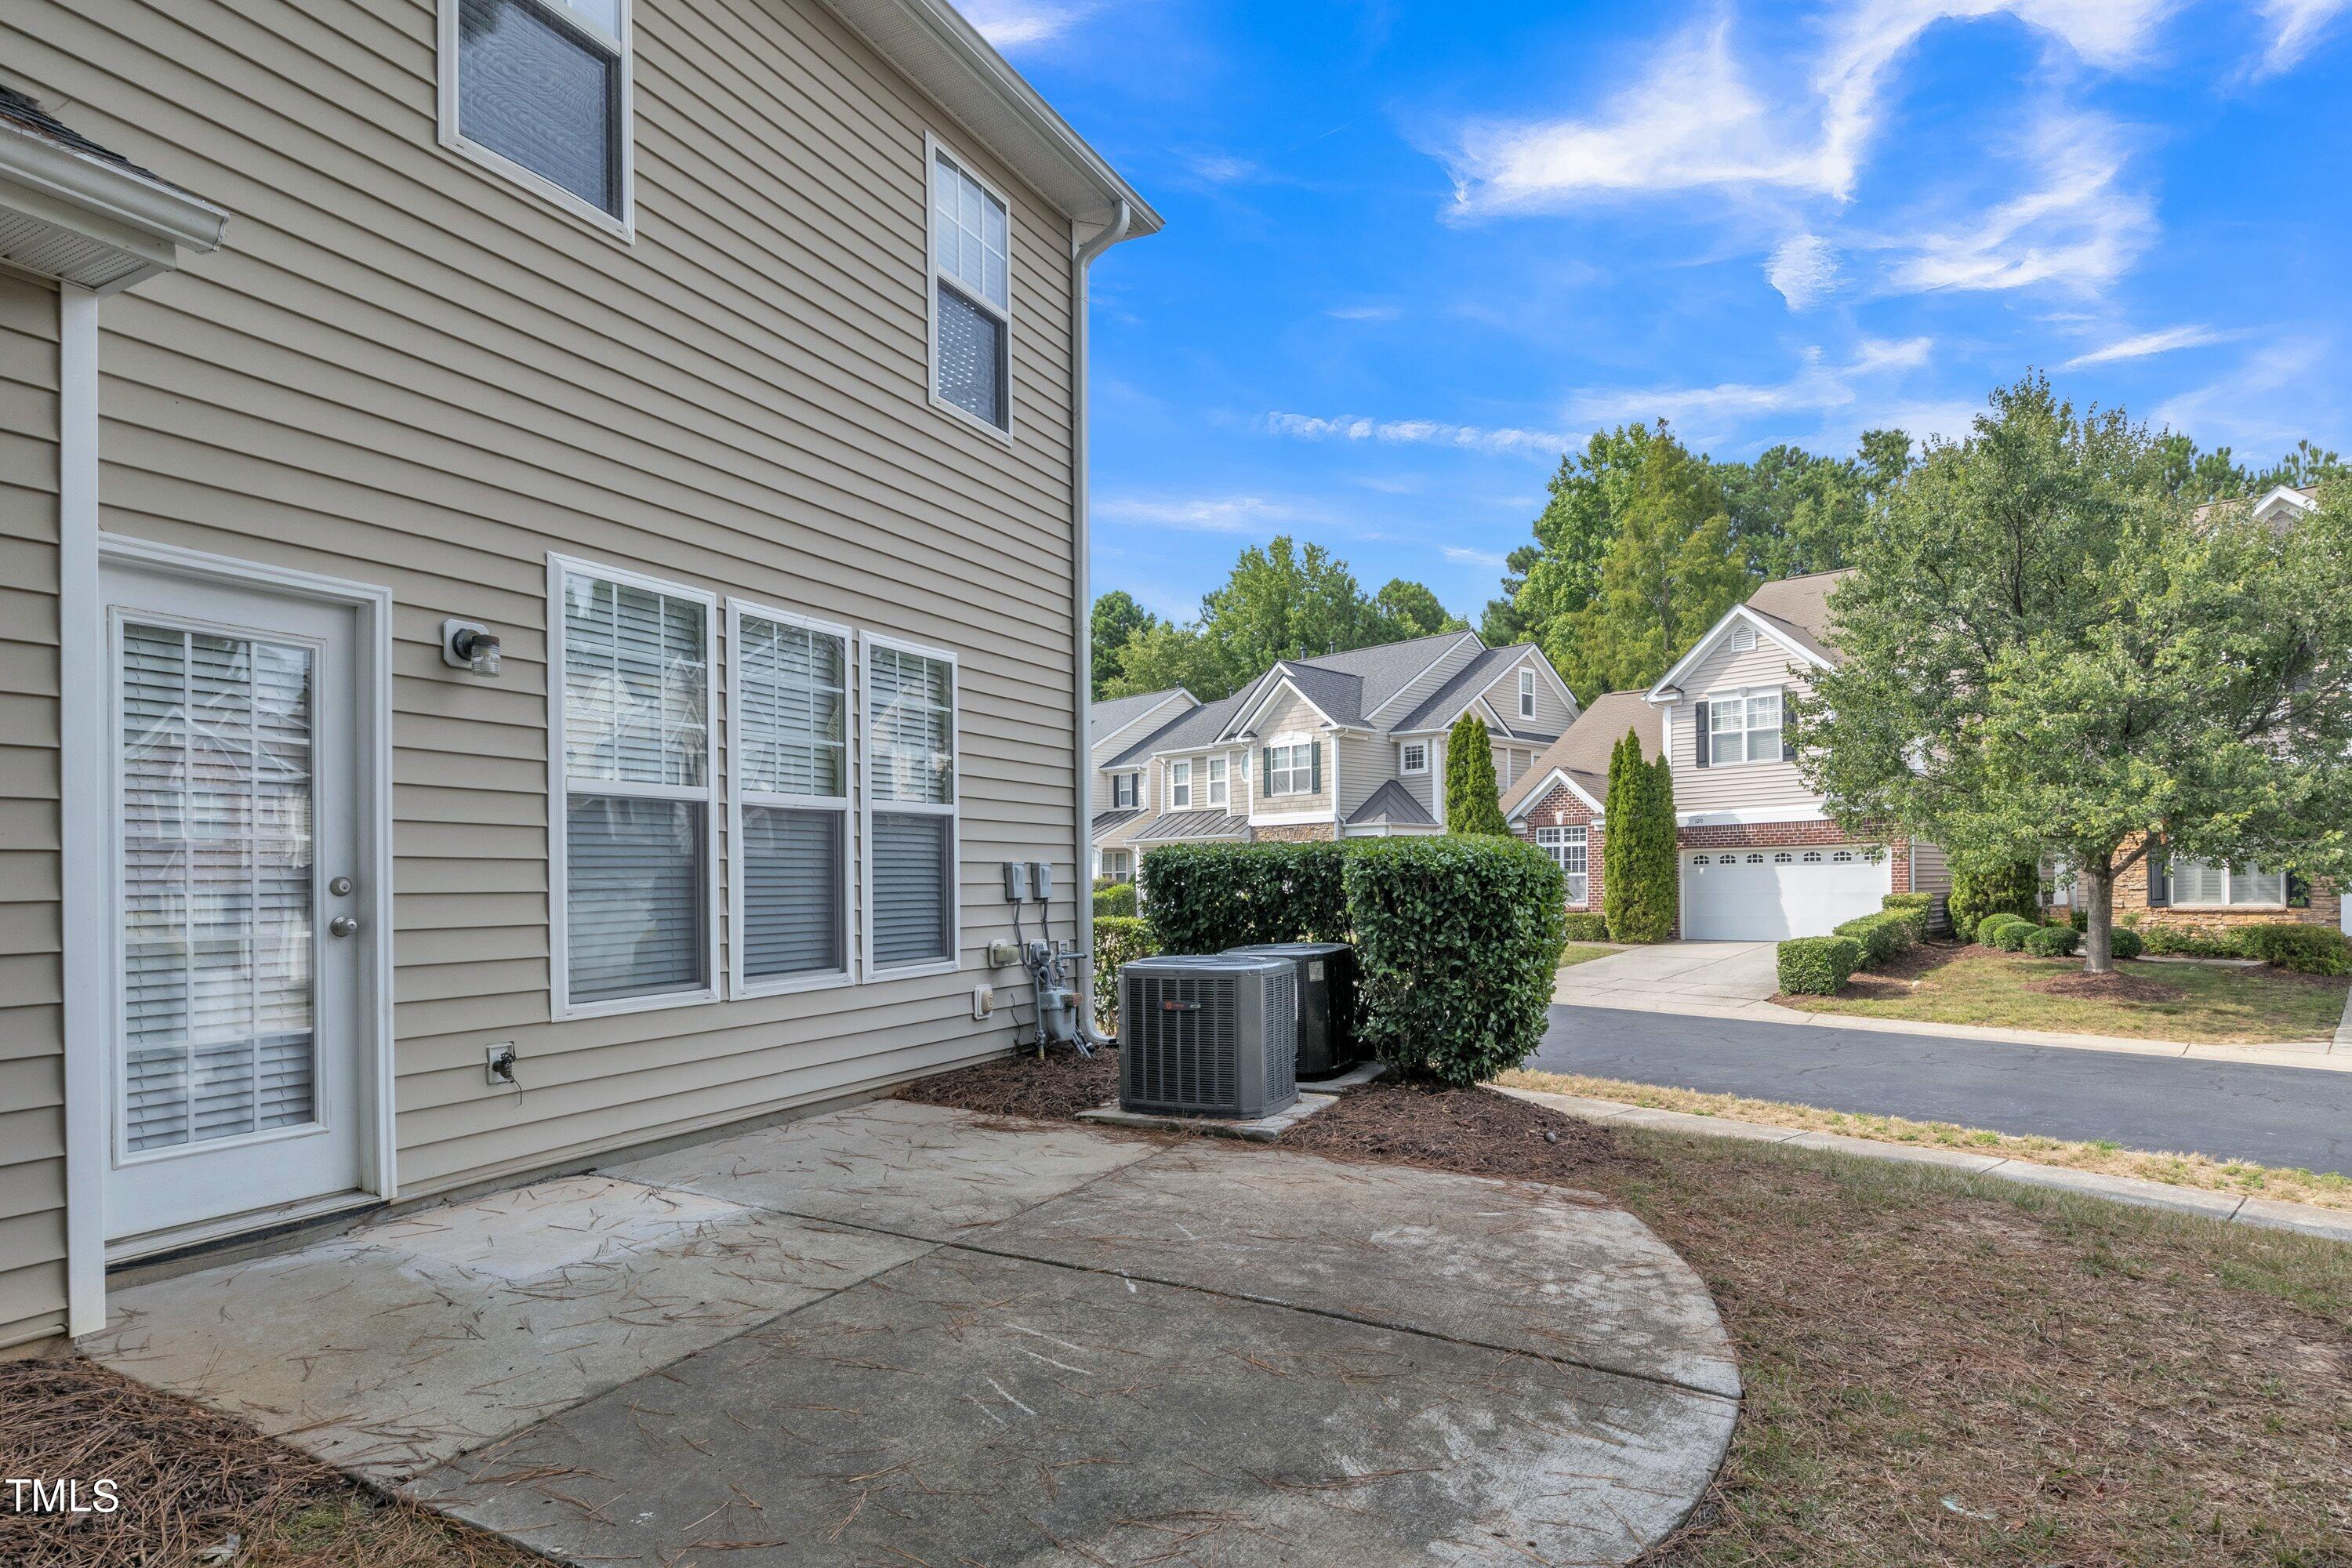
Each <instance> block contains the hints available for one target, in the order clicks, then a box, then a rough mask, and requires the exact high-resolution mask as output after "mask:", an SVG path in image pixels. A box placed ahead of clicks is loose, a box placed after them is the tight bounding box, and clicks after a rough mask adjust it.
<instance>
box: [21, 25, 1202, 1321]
mask: <svg viewBox="0 0 2352 1568" xmlns="http://www.w3.org/2000/svg"><path fill="white" fill-rule="evenodd" d="M0 89H7V90H5V92H0V568H5V570H0V1349H5V1347H7V1346H9V1345H12V1344H16V1343H19V1342H26V1341H30V1340H36V1339H39V1338H42V1337H44V1336H48V1335H54V1334H56V1333H58V1332H60V1331H66V1330H68V1329H70V1330H72V1331H87V1330H90V1329H94V1328H96V1327H98V1326H99V1324H100V1321H101V1319H102V1314H103V1310H104V1296H105V1270H106V1268H107V1267H108V1265H109V1264H110V1262H115V1261H121V1260H125V1259H130V1258H142V1257H152V1256H155V1255H157V1254H159V1253H161V1252H164V1251H168V1250H173V1249H179V1248H184V1247H191V1246H194V1245H198V1244H203V1243H205V1242H208V1241H213V1240H216V1239H220V1238H225V1237H238V1236H243V1235H246V1234H248V1233H252V1232H256V1231H261V1230H268V1229H273V1228H281V1227H287V1226H293V1225H296V1224H298V1223H299V1222H304V1221H310V1220H320V1219H324V1218H327V1217H331V1216H334V1215H348V1214H349V1213H352V1212H353V1211H356V1210H359V1209H363V1208H365V1207H368V1206H370V1205H381V1204H383V1203H386V1202H388V1201H392V1200H394V1199H412V1198H418V1197H423V1196H427V1195H431V1194H442V1193H447V1192H450V1191H453V1190H457V1189H462V1188H466V1187H469V1186H473V1185H476V1184H483V1183H488V1182H493V1181H510V1180H515V1179H519V1178H520V1177H521V1176H523V1175H524V1174H526V1173H532V1172H537V1171H544V1170H548V1169H551V1168H559V1167H560V1168H572V1169H577V1168H580V1167H582V1166H583V1165H584V1164H585V1163H587V1162H589V1161H591V1160H593V1159H596V1158H602V1157H605V1156H606V1155H608V1154H609V1153H610V1152H612V1151H615V1150H618V1149H621V1148H624V1147H626V1146H630V1145H641V1144H644V1143H646V1142H651V1141H656V1140H666V1139H671V1138H676V1137H679V1136H683V1135H688V1134H695V1133H699V1132H702V1131H708V1130H710V1129H714V1128H717V1127H719V1126H721V1125H724V1124H728V1123H733V1122H739V1121H743V1120H744V1119H747V1118H753V1117H760V1116H765V1115H770V1114H773V1113H776V1112H779V1111H783V1110H790V1109H795V1108H802V1107H807V1106H813V1105H816V1104H820V1103H823V1102H824V1101H827V1100H837V1099H839V1098H841V1097H843V1096H848V1095H856V1094H860V1093H866V1092H871V1091H873V1090H875V1089H879V1088H882V1087H884V1086H887V1085H888V1084H890V1083H893V1082H895V1081H898V1080H900V1079H907V1078H909V1077H912V1076H915V1075H918V1074H921V1073H926V1072H931V1071H936V1070H939V1069H940V1068H950V1067H953V1066H956V1065H958V1064H960V1063H963V1062H969V1061H972V1060H976V1059H979V1058H983V1057H986V1056H988V1055H991V1054H995V1053H1001V1052H1003V1051H1004V1050H1006V1049H1007V1048H1009V1047H1011V1046H1012V1044H1013V1037H1014V1026H1013V1021H1012V1020H1013V1016H1014V1014H1013V1011H1012V1010H1011V1009H1007V1008H998V1009H996V1010H995V1012H994V1013H993V1015H992V1016H987V1017H984V1018H975V1016H974V1005H973V1000H972V997H973V991H974V987H975V985H978V984H992V983H993V984H1010V983H1013V982H1014V981H1016V980H1017V978H1018V976H1017V972H1013V971H1005V970H997V969H993V968H992V967H991V962H990V960H991V954H990V942H991V939H993V938H997V937H1010V936H1011V935H1012V934H1013V925H1012V921H1011V917H1010V912H1009V911H1008V910H1006V908H1005V906H1004V902H1003V889H1004V887H1005V879H1004V878H1003V875H1002V874H1001V870H1000V866H1001V863H1002V862H1003V861H1006V860H1013V859H1019V860H1035V861H1043V862H1046V863H1048V864H1049V865H1051V866H1052V867H1053V868H1054V869H1055V888H1054V902H1053V905H1052V908H1051V910H1049V911H1043V913H1044V914H1045V919H1044V920H1043V921H1042V922H1041V921H1040V919H1039V916H1040V913H1041V911H1036V910H1031V911H1028V914H1029V923H1028V926H1027V929H1028V930H1029V931H1031V932H1032V933H1034V932H1037V931H1040V930H1041V929H1042V930H1043V931H1046V932H1048V933H1049V934H1052V935H1054V936H1056V937H1062V938H1081V937H1082V936H1083V934H1084V931H1085V929H1086V921H1087V918H1088V912H1089V909H1090V906H1089V905H1088V903H1087V901H1086V900H1085V899H1084V896H1083V895H1084V892H1085V889H1084V886H1083V872H1084V871H1085V870H1086V868H1087V855H1086V849H1085V845H1086V837H1087V815H1088V814H1089V811H1090V807H1089V804H1088V802H1087V782H1088V772H1087V760H1088V758H1087V745H1086V739H1087V738H1086V736H1085V734H1084V733H1083V731H1082V730H1081V723H1082V719H1083V715H1084V713H1085V711H1086V709H1087V692H1086V676H1085V665H1086V653H1087V611H1088V605H1089V600H1090V597H1091V595H1090V593H1089V590H1088V587H1087V542H1086V538H1087V535H1086V514H1085V496H1086V492H1087V485H1086V470H1085V463H1086V451H1087V440H1086V435H1087V432H1086V420H1085V408H1086V369H1087V346H1086V345H1087V268H1088V266H1089V265H1090V264H1091V262H1092V261H1093V259H1094V258H1096V257H1097V255H1099V254H1100V253H1101V252H1102V251H1103V250H1104V249H1105V248H1106V247H1108V246H1109V245H1111V244H1114V243H1116V242H1118V241H1119V240H1121V239H1124V238H1127V237H1135V236H1141V235H1147V234H1149V233H1150V232H1151V231H1152V230H1154V229H1155V228H1157V227H1158V226H1159V219H1158V218H1157V217H1156V216H1154V214H1153V213H1152V211H1151V209H1150V207H1149V206H1148V205H1145V204H1144V202H1143V201H1142V200H1141V198H1140V197H1139V196H1138V195H1136V194H1135V193H1134V192H1133V191H1132V190H1131V189H1130V188H1129V186H1128V185H1127V184H1125V182H1123V181H1122V180H1121V179H1120V178H1119V176H1118V174H1116V173H1115V172H1114V171H1113V170H1112V169H1111V168H1110V167H1109V166H1108V164H1106V163H1104V161H1103V160H1102V159H1101V158H1100V157H1099V156H1098V155H1097V154H1096V153H1094V152H1093V151H1092V150H1091V149H1089V148H1088V147H1087V144H1086V142H1084V141H1083V140H1082V139H1081V138H1080V137H1079V136H1078V135H1077V134H1076V132H1074V131H1073V130H1072V129H1071V128H1070V127H1069V125H1067V124H1066V122H1064V121H1063V120H1062V119H1061V118H1060V117H1059V116H1057V115H1056V114H1055V111H1054V110H1053V109H1052V108H1051V107H1050V106H1048V105H1047V104H1046V103H1045V101H1044V100H1041V99H1040V98H1039V97H1038V95H1037V94H1036V92H1035V91H1034V89H1031V88H1030V87H1029V85H1028V84H1027V83H1026V82H1024V80H1023V79H1021V78H1020V77H1019V76H1018V75H1017V74H1016V73H1015V72H1013V69H1012V68H1010V67H1008V66H1007V65H1006V64H1005V62H1004V61H1003V59H1002V58H1000V57H999V56H998V55H997V53H996V52H995V51H994V50H993V49H992V48H991V47H989V46H988V45H987V43H986V42H984V41H983V40H982V38H981V37H980V36H979V35H978V34H977V33H975V32H974V31H973V30H972V29H971V26H969V25H968V24H967V23H966V22H964V21H963V19H962V18H961V16H958V15H957V13H956V12H955V11H954V9H953V8H952V7H951V6H950V5H948V4H946V0H305V3H304V4H301V5H285V4H266V5H240V4H233V3H230V0H172V3H170V4H164V3H163V0H17V3H16V4H12V5H9V6H7V7H6V8H5V10H0ZM507 1052H511V1055H512V1059H513V1062H514V1067H513V1071H512V1075H511V1079H506V1078H501V1077H499V1076H498V1075H497V1074H495V1073H494V1072H492V1071H489V1070H486V1063H491V1062H493V1061H494V1060H495V1059H497V1058H499V1055H500V1054H501V1053H507Z"/></svg>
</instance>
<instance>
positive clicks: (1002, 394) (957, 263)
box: [930, 142, 1013, 435]
mask: <svg viewBox="0 0 2352 1568" xmlns="http://www.w3.org/2000/svg"><path fill="white" fill-rule="evenodd" d="M930 159H931V217H930V257H931V260H930V289H931V400H932V401H933V402H934V403H936V404H938V405H940V407H942V408H946V409H950V410H951V411H953V412H954V413H956V414H959V415H961V416H964V417H966V418H969V419H971V420H974V421H976V422H977V423H979V424H980V425H982V426H984V427H986V428H987V429H989V430H991V431H992V432H994V433H996V434H998V435H1004V434H1007V433H1009V432H1010V431H1011V430H1012V428H1013V283H1012V277H1011V272H1012V260H1011V255H1012V251H1011V243H1012V242H1011V222H1010V209H1009V208H1008V207H1007V206H1006V205H1005V203H1004V198H1003V197H1002V196H1000V195H997V194H996V193H995V192H993V191H992V190H990V189H989V188H988V187H987V186H986V185H984V184H981V182H980V179H979V177H978V176H977V175H975V174H973V173H972V172H971V170H970V169H969V168H967V167H966V166H965V165H964V164H963V163H962V162H961V160H959V159H958V158H957V157H956V156H955V155H954V154H953V153H950V152H948V151H947V150H946V149H945V148H943V147H941V146H940V145H939V144H938V143H937V142H931V143H930Z"/></svg>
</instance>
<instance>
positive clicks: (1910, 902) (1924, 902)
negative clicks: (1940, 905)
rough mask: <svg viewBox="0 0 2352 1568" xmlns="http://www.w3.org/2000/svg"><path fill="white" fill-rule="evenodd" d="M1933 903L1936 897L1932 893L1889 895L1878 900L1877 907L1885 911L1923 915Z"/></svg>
mask: <svg viewBox="0 0 2352 1568" xmlns="http://www.w3.org/2000/svg"><path fill="white" fill-rule="evenodd" d="M1935 902H1936V895H1935V894H1933V893H1889V894H1887V895H1886V897H1885V898H1883V899H1881V900H1878V907H1879V908H1881V909H1885V910H1919V911H1920V912H1922V913H1925V912H1926V911H1927V910H1928V909H1929V908H1931V907H1932V906H1933V905H1934V904H1935Z"/></svg>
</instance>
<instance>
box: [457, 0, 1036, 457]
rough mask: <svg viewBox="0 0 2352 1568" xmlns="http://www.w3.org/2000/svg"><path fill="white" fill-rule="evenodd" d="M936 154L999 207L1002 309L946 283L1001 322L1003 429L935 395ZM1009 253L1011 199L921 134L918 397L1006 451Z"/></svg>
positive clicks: (935, 138)
mask: <svg viewBox="0 0 2352 1568" xmlns="http://www.w3.org/2000/svg"><path fill="white" fill-rule="evenodd" d="M453 3H454V0H444V4H453ZM942 156H944V157H946V158H947V160H948V161H949V162H950V163H953V164H954V165H955V166H956V167H957V168H958V169H959V170H961V171H962V173H963V175H964V177H965V178H966V179H968V180H970V181H971V183H972V184H975V185H978V186H979V187H980V188H981V189H982V190H983V191H985V192H987V193H988V195H991V196H992V197H994V198H995V199H996V200H997V201H998V202H1000V203H1002V204H1003V207H1004V308H1003V310H999V309H997V307H996V303H995V301H994V300H986V299H982V298H981V297H979V296H977V295H975V294H973V293H972V292H971V289H967V288H965V287H964V286H963V284H962V282H961V280H959V279H947V282H948V285H949V287H950V288H952V289H955V291H956V292H957V293H959V294H961V295H962V296H963V297H964V298H965V299H967V300H971V302H972V303H973V304H975V305H978V306H979V307H980V308H981V309H982V310H985V311H986V312H988V313H989V314H990V315H992V316H994V317H996V318H997V319H998V320H1000V321H1003V323H1004V425H1003V428H1001V429H1000V428H998V427H997V426H993V425H991V424H990V423H989V422H988V421H987V420H985V419H982V417H981V416H979V415H977V414H974V413H972V412H971V410H970V409H968V408H965V407H962V406H961V405H958V404H954V403H950V402H949V401H948V400H947V399H946V398H944V397H941V396H940V279H941V277H942V274H941V273H940V237H939V204H938V201H937V200H936V198H935V197H934V195H933V193H932V188H931V184H932V182H933V181H934V180H935V179H937V178H938V177H939V166H940V158H941V157H942ZM923 319H924V341H925V342H926V344H927V345H928V352H927V353H925V354H924V356H923V357H924V360H925V361H926V363H925V366H924V371H923V395H924V396H925V397H927V398H928V399H929V402H930V405H931V406H932V407H933V408H936V409H938V410H939V411H940V413H942V414H944V415H946V416H948V417H949V418H950V419H953V420H955V421H956V422H957V423H958V424H960V425H961V426H964V427H965V428H966V429H969V430H977V431H979V432H980V433H981V434H982V435H983V436H986V437H989V439H991V440H992V441H996V442H1000V443H1002V444H1003V445H1004V446H1006V447H1010V446H1012V445H1013V339H1014V335H1015V333H1016V331H1017V330H1018V328H1017V325H1016V323H1015V322H1014V321H1013V200H1012V198H1011V197H1009V196H1007V195H1005V194H1004V193H1003V191H1001V190H999V189H998V188H997V187H996V186H995V185H994V184H992V183H991V182H990V181H989V179H988V177H987V176H986V175H984V174H982V173H981V172H980V169H979V167H978V165H976V164H975V163H973V162H972V161H971V159H970V158H969V157H967V156H965V155H964V153H962V152H961V151H960V150H959V149H957V148H955V147H952V146H950V145H949V144H948V143H947V142H944V141H942V140H941V139H940V136H939V135H938V133H937V132H929V131H926V132H923Z"/></svg>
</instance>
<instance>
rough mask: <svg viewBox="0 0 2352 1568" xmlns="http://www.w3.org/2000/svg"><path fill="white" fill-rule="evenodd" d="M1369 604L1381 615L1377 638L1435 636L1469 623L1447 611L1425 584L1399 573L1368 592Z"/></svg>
mask: <svg viewBox="0 0 2352 1568" xmlns="http://www.w3.org/2000/svg"><path fill="white" fill-rule="evenodd" d="M1372 607H1373V608H1374V609H1375V610H1376V611H1378V612H1379V615H1380V617H1381V626H1380V631H1381V637H1380V640H1381V642H1403V641H1405V640H1407V639H1408V638H1412V637H1435V636H1436V635H1437V634H1438V633H1440V632H1466V631H1468V630H1469V629H1470V623H1469V622H1468V621H1465V620H1464V619H1463V618H1462V617H1461V616H1457V615H1454V614H1451V613H1450V612H1448V611H1447V609H1446V608H1445V606H1444V605H1441V604H1439V603H1438V602H1437V595H1436V594H1435V593H1434V592H1433V591H1432V590H1431V589H1430V588H1429V587H1428V586H1427V585H1426V584H1421V583H1412V582H1408V581H1406V580H1405V579H1404V578H1402V577H1391V578H1390V579H1389V581H1388V585H1387V586H1386V587H1384V588H1382V589H1381V591H1380V592H1379V593H1378V594H1375V595H1373V596H1372ZM1368 646H1369V645H1368Z"/></svg>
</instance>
